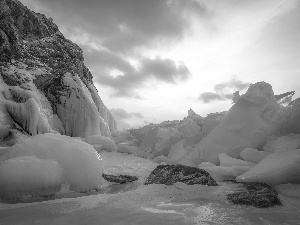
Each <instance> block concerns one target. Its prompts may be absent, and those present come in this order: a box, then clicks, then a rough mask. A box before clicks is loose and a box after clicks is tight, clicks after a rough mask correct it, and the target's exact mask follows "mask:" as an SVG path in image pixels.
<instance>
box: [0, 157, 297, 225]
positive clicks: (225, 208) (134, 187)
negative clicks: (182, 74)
mask: <svg viewBox="0 0 300 225" xmlns="http://www.w3.org/2000/svg"><path fill="white" fill-rule="evenodd" d="M101 157H102V159H103V166H104V172H105V173H107V174H112V175H118V174H127V175H135V176H138V177H139V180H138V181H135V182H133V183H131V184H113V183H109V182H103V189H102V191H100V192H94V193H85V194H80V193H75V192H70V193H64V194H57V195H55V196H53V197H51V198H47V199H41V198H40V199H28V200H23V201H22V202H1V203H0V224H1V225H2V224H101V225H105V224H109V225H111V224H126V225H127V224H164V225H166V224H299V223H300V196H299V191H298V190H299V189H300V186H297V185H284V186H279V187H278V188H277V189H278V191H279V193H280V194H279V195H280V198H281V200H282V202H283V205H284V206H281V207H274V208H269V209H258V208H253V207H244V206H237V205H233V204H232V203H228V202H227V201H226V199H225V194H226V193H229V192H232V191H233V190H234V189H235V188H238V186H234V185H229V184H226V183H222V185H221V186H218V187H208V186H202V185H191V186H188V185H185V184H182V183H176V184H174V185H172V186H165V185H157V184H155V185H146V186H144V185H143V184H142V183H143V182H144V180H145V179H146V177H147V176H148V175H149V174H150V172H151V171H152V170H153V169H154V168H155V167H156V166H157V164H156V163H153V162H151V161H150V160H147V159H143V158H139V157H135V156H133V155H128V154H123V153H117V152H105V151H103V152H101ZM289 195H292V197H288V196H289ZM297 196H298V197H297Z"/></svg>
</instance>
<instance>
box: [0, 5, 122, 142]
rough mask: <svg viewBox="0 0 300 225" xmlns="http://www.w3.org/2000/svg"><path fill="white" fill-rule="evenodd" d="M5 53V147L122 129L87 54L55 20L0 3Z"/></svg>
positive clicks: (0, 121) (0, 128)
mask: <svg viewBox="0 0 300 225" xmlns="http://www.w3.org/2000/svg"><path fill="white" fill-rule="evenodd" d="M0 53H1V54H0V75H1V77H0V90H1V94H0V99H1V101H0V111H1V117H0V138H1V139H2V141H7V140H9V139H11V138H9V137H10V136H12V135H17V136H20V134H21V133H24V134H25V135H28V134H31V135H35V134H39V133H46V132H59V133H61V134H65V135H68V136H72V137H87V136H92V135H102V136H110V131H112V130H115V129H116V121H115V120H114V118H113V116H112V114H111V113H110V112H109V110H108V109H107V107H106V106H105V105H104V103H103V101H102V100H101V98H100V97H99V95H98V92H97V89H96V88H95V86H94V84H93V76H92V74H91V73H90V71H89V69H88V68H87V67H86V66H85V65H84V63H83V60H84V59H83V54H82V50H81V49H80V47H79V46H78V45H76V44H75V43H73V42H72V41H70V40H68V39H66V38H65V37H64V36H63V34H62V33H61V32H60V31H59V29H58V27H57V25H56V24H54V23H53V21H52V19H51V18H46V16H45V15H42V14H39V13H35V12H33V11H31V10H29V9H28V8H27V7H26V6H24V5H22V4H21V3H20V2H19V1H17V0H0ZM17 133H18V134H17Z"/></svg>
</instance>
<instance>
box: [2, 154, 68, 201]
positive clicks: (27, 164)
mask: <svg viewBox="0 0 300 225" xmlns="http://www.w3.org/2000/svg"><path fill="white" fill-rule="evenodd" d="M63 181H64V180H63V170H62V168H61V167H60V165H59V164H58V162H57V161H56V160H51V159H38V158H37V157H36V156H20V157H16V158H11V159H8V160H6V161H4V162H1V163H0V198H2V199H17V198H21V197H22V196H28V195H30V196H43V195H51V194H54V193H55V192H58V191H59V190H60V187H61V183H62V182H63Z"/></svg>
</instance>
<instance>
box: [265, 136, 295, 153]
mask: <svg viewBox="0 0 300 225" xmlns="http://www.w3.org/2000/svg"><path fill="white" fill-rule="evenodd" d="M299 147H300V135H299V134H287V135H286V136H281V137H276V136H271V137H270V138H269V139H268V140H267V142H266V144H265V145H264V147H263V149H264V150H265V151H267V152H284V151H287V150H293V149H297V148H299Z"/></svg>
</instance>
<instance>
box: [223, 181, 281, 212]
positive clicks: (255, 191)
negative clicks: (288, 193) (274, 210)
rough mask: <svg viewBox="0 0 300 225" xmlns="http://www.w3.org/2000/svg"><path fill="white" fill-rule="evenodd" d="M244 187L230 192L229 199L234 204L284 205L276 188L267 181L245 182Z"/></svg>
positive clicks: (266, 206) (259, 206)
mask: <svg viewBox="0 0 300 225" xmlns="http://www.w3.org/2000/svg"><path fill="white" fill-rule="evenodd" d="M243 187H245V189H243V190H241V191H239V192H236V193H232V194H228V195H227V199H228V200H229V201H230V202H232V203H234V204H238V205H248V206H255V207H258V208H268V207H273V206H276V205H278V206H281V205H282V203H281V201H280V199H279V197H278V193H277V192H276V190H275V189H274V188H272V187H271V186H269V185H267V184H265V183H243Z"/></svg>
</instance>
